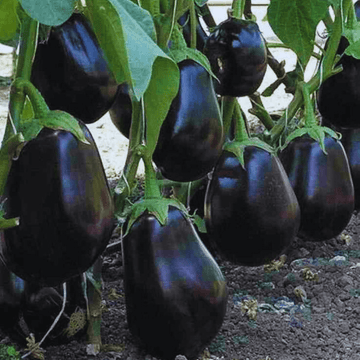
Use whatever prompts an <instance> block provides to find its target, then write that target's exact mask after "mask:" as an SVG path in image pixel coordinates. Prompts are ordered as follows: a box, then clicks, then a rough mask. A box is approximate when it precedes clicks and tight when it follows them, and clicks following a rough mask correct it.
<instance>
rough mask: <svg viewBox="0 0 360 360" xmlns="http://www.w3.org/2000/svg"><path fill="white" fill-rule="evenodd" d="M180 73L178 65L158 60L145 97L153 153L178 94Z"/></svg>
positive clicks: (147, 132) (150, 150)
mask: <svg viewBox="0 0 360 360" xmlns="http://www.w3.org/2000/svg"><path fill="white" fill-rule="evenodd" d="M179 82H180V72H179V68H178V67H177V65H176V64H175V63H174V62H172V61H167V60H166V59H164V58H161V57H159V58H157V59H156V61H155V63H154V65H153V71H152V77H151V81H150V84H149V87H148V88H147V90H146V92H145V96H144V102H145V114H146V120H147V128H146V145H147V148H148V151H149V153H153V152H154V150H155V147H156V143H157V141H158V136H159V132H160V127H161V125H162V123H163V121H164V119H165V117H166V115H167V113H168V111H169V108H170V105H171V102H172V101H173V99H174V97H175V96H176V94H177V93H178V90H179Z"/></svg>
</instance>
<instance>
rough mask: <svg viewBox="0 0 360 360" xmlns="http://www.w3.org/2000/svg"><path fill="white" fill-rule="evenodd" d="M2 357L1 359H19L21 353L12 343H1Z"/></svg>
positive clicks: (0, 356)
mask: <svg viewBox="0 0 360 360" xmlns="http://www.w3.org/2000/svg"><path fill="white" fill-rule="evenodd" d="M0 359H1V360H18V359H20V353H19V352H18V351H16V349H15V347H14V346H12V345H6V344H0Z"/></svg>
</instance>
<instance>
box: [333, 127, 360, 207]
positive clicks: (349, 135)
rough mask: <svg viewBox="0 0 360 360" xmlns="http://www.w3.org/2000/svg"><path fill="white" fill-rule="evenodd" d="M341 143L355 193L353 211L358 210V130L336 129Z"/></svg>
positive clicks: (359, 177)
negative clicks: (339, 133) (340, 135)
mask: <svg viewBox="0 0 360 360" xmlns="http://www.w3.org/2000/svg"><path fill="white" fill-rule="evenodd" d="M337 130H338V131H339V132H341V134H342V137H341V143H342V144H343V146H344V149H345V152H346V155H347V158H348V160H349V166H350V172H351V178H352V180H353V184H354V191H355V209H356V210H358V209H359V208H360V129H338V128H337Z"/></svg>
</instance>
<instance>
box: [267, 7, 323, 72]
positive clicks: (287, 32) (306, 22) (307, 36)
mask: <svg viewBox="0 0 360 360" xmlns="http://www.w3.org/2000/svg"><path fill="white" fill-rule="evenodd" d="M328 7H329V1H328V0H271V2H270V5H269V7H268V12H267V15H268V20H269V23H270V26H271V27H272V29H273V31H274V32H275V34H276V35H277V36H278V37H279V39H280V40H281V41H282V42H283V43H284V44H286V45H288V46H289V47H290V48H291V49H292V50H293V51H294V52H295V53H296V55H297V56H298V58H299V60H300V62H301V63H302V65H303V67H305V66H306V64H307V63H308V61H309V59H310V56H311V53H312V51H313V48H314V40H315V31H316V27H317V25H318V24H319V22H320V20H322V19H323V18H324V17H325V15H326V12H327V10H328Z"/></svg>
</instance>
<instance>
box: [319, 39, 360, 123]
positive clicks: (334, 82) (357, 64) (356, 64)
mask: <svg viewBox="0 0 360 360" xmlns="http://www.w3.org/2000/svg"><path fill="white" fill-rule="evenodd" d="M348 45H349V42H348V40H347V39H346V38H345V37H342V38H341V39H340V44H339V48H338V50H337V54H343V55H342V57H341V59H340V61H339V62H338V63H337V65H338V66H340V65H342V67H343V70H342V71H341V72H340V73H338V74H335V75H333V76H331V77H329V78H328V79H326V80H325V81H324V82H323V83H322V84H321V86H320V88H319V91H318V94H317V104H318V108H319V112H320V114H321V115H322V116H323V117H325V118H326V120H327V121H328V122H329V123H331V124H332V125H334V126H339V127H343V128H360V117H359V114H360V60H358V59H355V58H353V57H352V56H348V55H345V54H344V51H345V49H346V47H347V46H348Z"/></svg>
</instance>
